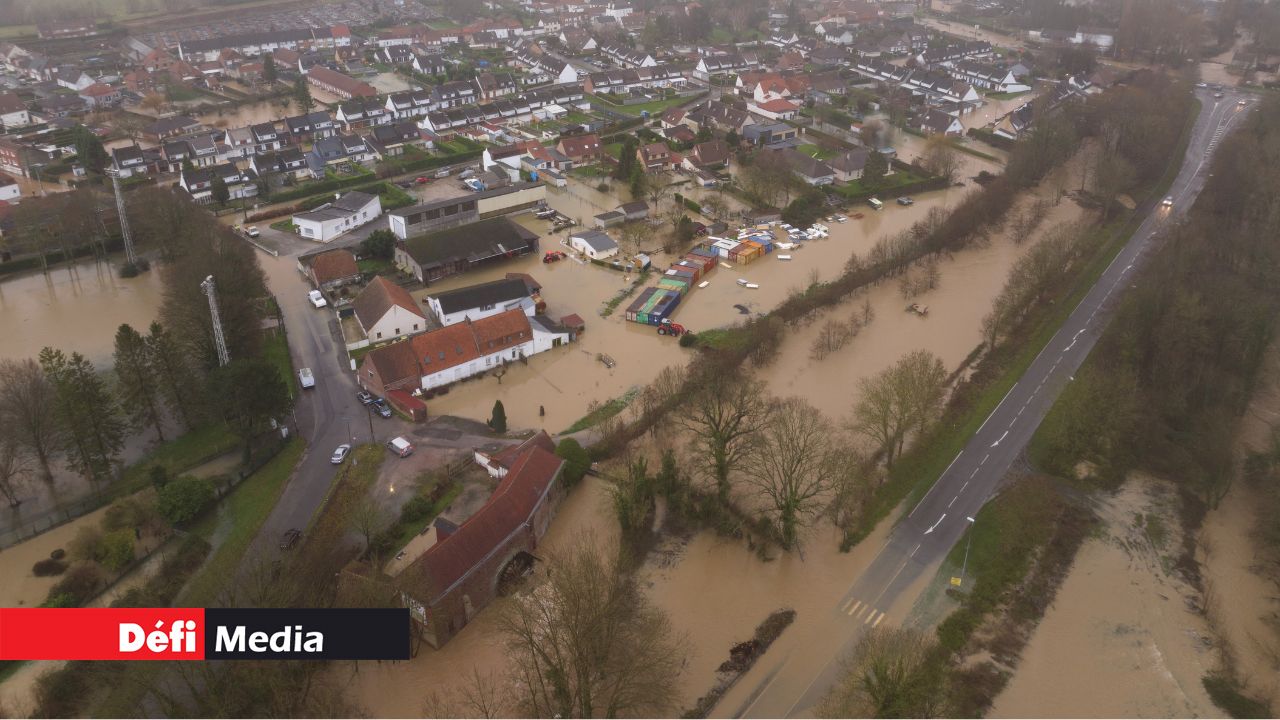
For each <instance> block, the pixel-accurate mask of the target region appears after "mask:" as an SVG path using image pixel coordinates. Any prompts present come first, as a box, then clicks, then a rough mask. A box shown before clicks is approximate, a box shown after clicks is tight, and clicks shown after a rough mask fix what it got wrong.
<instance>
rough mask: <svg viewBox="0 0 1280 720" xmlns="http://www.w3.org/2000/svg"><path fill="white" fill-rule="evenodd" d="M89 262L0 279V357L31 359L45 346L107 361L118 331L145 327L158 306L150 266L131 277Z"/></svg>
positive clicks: (157, 291)
mask: <svg viewBox="0 0 1280 720" xmlns="http://www.w3.org/2000/svg"><path fill="white" fill-rule="evenodd" d="M116 262H117V259H115V258H113V259H112V263H111V264H105V263H96V262H94V261H92V260H88V261H85V262H81V263H77V264H75V265H70V266H59V267H57V268H54V269H53V270H50V271H49V273H48V274H44V273H40V272H33V273H28V274H26V275H20V276H16V277H9V278H6V279H4V280H2V281H0V337H3V338H4V339H5V341H4V343H3V344H0V357H2V358H10V359H22V358H34V357H35V356H36V355H37V354H38V353H39V352H40V349H41V348H43V347H45V346H52V347H56V348H60V349H62V350H65V351H67V352H71V351H76V352H81V353H84V355H85V357H87V358H89V359H90V360H92V361H93V362H94V363H95V364H97V365H99V366H102V365H104V364H106V363H108V362H110V359H111V354H112V352H113V350H114V345H115V334H116V330H117V329H118V328H119V327H120V325H121V324H122V323H129V324H130V325H133V326H134V328H136V329H137V330H139V331H145V329H146V327H147V326H148V325H150V324H151V321H153V320H155V319H156V315H157V313H158V312H159V309H160V300H161V282H160V273H159V271H158V270H155V269H152V270H151V271H150V272H146V273H143V274H141V275H139V276H138V277H135V278H130V279H122V278H120V277H119V276H118V275H117V272H116V270H117V268H116Z"/></svg>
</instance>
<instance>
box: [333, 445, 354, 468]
mask: <svg viewBox="0 0 1280 720" xmlns="http://www.w3.org/2000/svg"><path fill="white" fill-rule="evenodd" d="M350 452H351V446H350V445H345V444H344V445H339V446H338V447H336V448H334V449H333V454H332V455H330V456H329V462H331V463H333V464H334V465H341V464H342V461H343V460H346V459H347V453H350Z"/></svg>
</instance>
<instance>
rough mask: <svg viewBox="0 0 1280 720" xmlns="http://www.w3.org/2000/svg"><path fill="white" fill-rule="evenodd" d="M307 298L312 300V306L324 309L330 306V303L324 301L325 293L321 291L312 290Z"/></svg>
mask: <svg viewBox="0 0 1280 720" xmlns="http://www.w3.org/2000/svg"><path fill="white" fill-rule="evenodd" d="M307 298H308V299H309V300H311V304H312V305H315V306H316V307H318V308H322V307H324V306H325V305H328V304H329V301H328V300H325V299H324V293H322V292H320V291H319V290H312V291H311V292H309V293H307Z"/></svg>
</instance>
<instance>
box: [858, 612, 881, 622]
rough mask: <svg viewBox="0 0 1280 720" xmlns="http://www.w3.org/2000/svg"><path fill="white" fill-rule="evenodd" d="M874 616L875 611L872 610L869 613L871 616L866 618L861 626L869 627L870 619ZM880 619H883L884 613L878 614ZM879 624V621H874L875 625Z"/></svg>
mask: <svg viewBox="0 0 1280 720" xmlns="http://www.w3.org/2000/svg"><path fill="white" fill-rule="evenodd" d="M875 616H876V611H875V610H872V611H871V614H870V615H868V616H867V619H866V620H863V621H862V624H863V625H870V624H871V618H873V617H875ZM880 617H882V618H883V617H884V613H880ZM879 622H880V621H879V620H877V621H876V623H877V624H878V623H879Z"/></svg>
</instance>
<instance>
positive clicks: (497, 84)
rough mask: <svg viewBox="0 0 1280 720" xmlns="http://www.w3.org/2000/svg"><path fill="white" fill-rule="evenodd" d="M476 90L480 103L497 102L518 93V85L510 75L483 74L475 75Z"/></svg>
mask: <svg viewBox="0 0 1280 720" xmlns="http://www.w3.org/2000/svg"><path fill="white" fill-rule="evenodd" d="M475 84H476V90H477V92H478V93H479V96H480V100H481V102H488V101H490V100H497V99H498V98H501V97H507V96H508V95H515V94H516V93H517V92H519V91H520V83H518V82H517V81H516V79H515V77H514V76H513V75H512V74H511V73H506V72H500V73H492V72H485V73H480V74H478V75H476V82H475Z"/></svg>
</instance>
